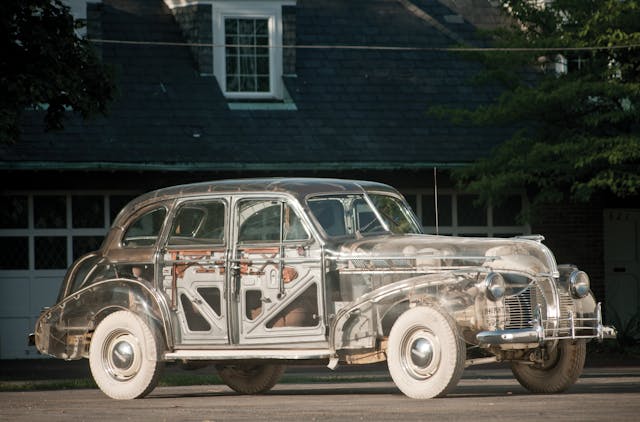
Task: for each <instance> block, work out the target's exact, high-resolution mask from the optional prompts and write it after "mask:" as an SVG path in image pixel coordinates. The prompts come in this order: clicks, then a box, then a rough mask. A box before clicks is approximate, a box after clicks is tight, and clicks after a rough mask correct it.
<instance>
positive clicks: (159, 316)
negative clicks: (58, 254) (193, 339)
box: [35, 279, 172, 360]
mask: <svg viewBox="0 0 640 422" xmlns="http://www.w3.org/2000/svg"><path fill="white" fill-rule="evenodd" d="M117 310H129V311H131V312H134V313H135V314H136V315H138V316H140V317H141V318H142V319H143V320H145V322H146V323H147V324H148V326H149V327H150V328H153V327H157V328H158V329H159V330H160V331H161V333H162V334H163V338H164V339H165V343H166V345H167V346H170V345H171V336H170V333H171V332H172V330H171V319H170V316H169V315H170V314H169V308H168V305H167V303H166V300H165V299H164V297H162V296H161V295H159V294H157V293H156V292H155V290H154V289H153V288H152V286H150V285H149V284H148V283H147V282H144V281H138V280H130V279H111V280H103V281H100V282H97V283H94V284H92V285H90V286H87V287H85V288H83V289H81V290H79V291H77V292H75V293H73V294H72V295H70V296H67V297H66V298H64V299H63V300H62V301H61V302H59V303H57V304H56V305H54V306H52V307H51V308H49V309H46V310H45V311H43V313H42V314H41V315H40V317H39V318H38V321H37V322H36V328H35V345H36V347H37V348H38V350H39V351H40V352H41V353H43V354H48V355H51V356H54V357H57V358H62V359H67V360H74V359H80V358H82V357H87V356H88V346H89V343H90V333H92V332H93V330H95V328H96V326H97V325H98V324H99V323H100V321H102V319H103V318H104V317H105V316H107V315H108V314H110V313H112V312H115V311H117Z"/></svg>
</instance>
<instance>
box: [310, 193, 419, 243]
mask: <svg viewBox="0 0 640 422" xmlns="http://www.w3.org/2000/svg"><path fill="white" fill-rule="evenodd" d="M368 198H369V199H370V202H369V201H368V200H367V198H366V197H365V195H362V194H357V195H329V196H319V197H314V198H310V199H309V200H308V201H307V203H308V204H309V208H310V209H311V212H312V213H313V216H314V217H315V218H316V220H317V222H318V223H319V224H320V226H322V229H323V230H324V232H325V233H326V234H327V235H328V236H330V237H337V236H353V235H355V234H361V235H366V234H375V233H388V232H391V233H394V234H407V233H420V228H419V227H418V225H417V224H416V223H415V220H414V219H413V217H412V213H411V211H410V210H409V209H408V207H407V206H406V205H405V204H404V203H403V202H402V201H401V200H400V199H399V198H396V197H393V196H390V195H382V194H370V195H369V196H368Z"/></svg>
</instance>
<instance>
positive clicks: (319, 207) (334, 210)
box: [308, 199, 347, 236]
mask: <svg viewBox="0 0 640 422" xmlns="http://www.w3.org/2000/svg"><path fill="white" fill-rule="evenodd" d="M308 203H309V208H311V212H313V215H314V216H315V217H316V220H318V223H320V225H321V226H322V228H323V229H324V231H325V233H327V235H329V236H344V235H346V234H347V228H346V226H345V220H344V214H345V209H344V206H343V205H342V202H340V201H339V200H333V199H312V200H310V201H309V202H308Z"/></svg>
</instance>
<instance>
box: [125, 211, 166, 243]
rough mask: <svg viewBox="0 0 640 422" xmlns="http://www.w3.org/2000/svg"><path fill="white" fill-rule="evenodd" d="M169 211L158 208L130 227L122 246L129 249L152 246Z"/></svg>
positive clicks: (141, 217)
mask: <svg viewBox="0 0 640 422" xmlns="http://www.w3.org/2000/svg"><path fill="white" fill-rule="evenodd" d="M166 215H167V210H165V209H164V208H158V209H155V210H153V211H150V212H148V213H146V214H144V215H142V216H140V217H139V218H138V219H137V220H135V221H134V222H133V223H131V224H130V225H129V227H128V228H127V231H126V232H125V234H124V237H123V238H122V244H123V245H124V246H128V247H136V246H152V245H153V244H155V243H156V240H157V239H158V235H159V234H160V229H162V224H163V223H164V219H165V217H166Z"/></svg>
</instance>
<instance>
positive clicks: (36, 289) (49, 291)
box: [29, 277, 62, 316]
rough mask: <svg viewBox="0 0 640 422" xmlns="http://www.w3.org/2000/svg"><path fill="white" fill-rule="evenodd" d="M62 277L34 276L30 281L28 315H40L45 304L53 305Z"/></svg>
mask: <svg viewBox="0 0 640 422" xmlns="http://www.w3.org/2000/svg"><path fill="white" fill-rule="evenodd" d="M60 283H62V277H36V278H35V279H34V280H33V281H32V282H31V301H30V303H31V304H30V309H29V314H30V315H36V316H37V315H40V311H41V310H42V308H43V307H45V306H53V305H55V303H56V299H57V297H58V290H59V289H60Z"/></svg>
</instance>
